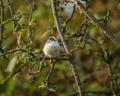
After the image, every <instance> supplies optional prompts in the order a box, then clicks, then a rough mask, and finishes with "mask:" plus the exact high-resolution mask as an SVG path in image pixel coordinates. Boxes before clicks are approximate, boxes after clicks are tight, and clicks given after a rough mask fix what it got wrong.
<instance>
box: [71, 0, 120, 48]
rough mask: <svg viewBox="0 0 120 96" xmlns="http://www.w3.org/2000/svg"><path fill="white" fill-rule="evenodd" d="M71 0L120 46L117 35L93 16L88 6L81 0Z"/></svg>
mask: <svg viewBox="0 0 120 96" xmlns="http://www.w3.org/2000/svg"><path fill="white" fill-rule="evenodd" d="M70 1H71V2H74V3H75V4H76V6H78V8H79V9H81V10H82V11H83V13H84V14H85V15H87V16H88V18H89V19H90V20H91V21H92V22H93V23H94V24H95V25H96V26H97V27H98V28H100V29H101V30H102V32H103V33H104V34H105V36H107V37H108V38H110V39H111V40H112V41H113V42H114V43H115V44H116V45H118V46H120V40H118V39H117V38H116V36H115V35H113V34H112V33H111V32H109V31H108V30H107V29H106V28H105V27H104V26H103V25H102V24H100V23H99V21H98V20H97V19H96V18H95V17H94V16H93V14H92V13H91V12H90V11H88V9H87V8H86V7H84V6H83V4H82V3H81V2H79V1H78V0H70Z"/></svg>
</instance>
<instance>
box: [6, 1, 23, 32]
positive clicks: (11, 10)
mask: <svg viewBox="0 0 120 96" xmlns="http://www.w3.org/2000/svg"><path fill="white" fill-rule="evenodd" d="M7 2H8V8H9V10H10V14H11V18H13V19H12V21H13V32H16V28H18V29H20V28H21V26H20V25H19V24H18V22H17V21H16V19H15V12H14V10H13V8H12V5H11V2H10V0H7Z"/></svg>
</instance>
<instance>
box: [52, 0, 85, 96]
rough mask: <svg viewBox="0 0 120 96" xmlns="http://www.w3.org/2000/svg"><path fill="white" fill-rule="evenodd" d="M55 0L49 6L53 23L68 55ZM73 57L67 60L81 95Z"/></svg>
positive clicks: (68, 51)
mask: <svg viewBox="0 0 120 96" xmlns="http://www.w3.org/2000/svg"><path fill="white" fill-rule="evenodd" d="M55 1H56V0H51V6H52V12H53V17H54V20H55V25H56V27H57V31H58V34H59V36H60V39H61V41H62V44H63V46H64V49H65V52H66V54H68V55H70V50H69V49H68V45H67V43H66V41H65V38H64V35H63V33H62V31H61V27H60V21H59V17H58V14H57V9H56V2H55ZM73 59H74V58H72V59H70V60H69V62H70V63H69V64H70V65H69V66H70V67H71V70H72V73H73V75H74V78H75V81H76V85H77V87H78V92H79V95H80V96H83V91H82V86H81V81H80V78H79V75H78V72H77V70H76V66H75V62H74V60H73Z"/></svg>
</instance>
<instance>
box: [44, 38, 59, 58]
mask: <svg viewBox="0 0 120 96" xmlns="http://www.w3.org/2000/svg"><path fill="white" fill-rule="evenodd" d="M43 52H44V55H45V56H46V57H50V58H52V57H57V56H58V55H59V53H60V45H59V43H58V41H57V40H56V38H55V37H54V36H51V37H49V38H48V40H47V42H46V43H45V45H44V48H43Z"/></svg>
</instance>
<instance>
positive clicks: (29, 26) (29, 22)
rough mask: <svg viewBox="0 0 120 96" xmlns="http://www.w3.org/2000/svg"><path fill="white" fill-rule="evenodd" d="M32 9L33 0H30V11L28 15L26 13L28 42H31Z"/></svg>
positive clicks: (33, 5) (33, 6) (33, 7)
mask: <svg viewBox="0 0 120 96" xmlns="http://www.w3.org/2000/svg"><path fill="white" fill-rule="evenodd" d="M34 9H35V1H34V0H32V1H31V2H30V12H29V15H28V16H29V17H28V39H29V42H30V43H31V42H32V35H33V32H32V31H33V30H32V26H31V22H32V14H33V11H34Z"/></svg>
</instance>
